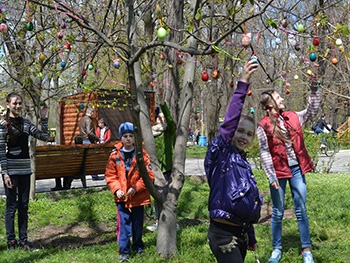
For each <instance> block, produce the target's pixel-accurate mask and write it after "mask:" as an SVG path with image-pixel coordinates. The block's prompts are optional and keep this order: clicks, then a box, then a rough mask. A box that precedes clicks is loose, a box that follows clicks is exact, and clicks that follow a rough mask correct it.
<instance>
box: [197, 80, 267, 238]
mask: <svg viewBox="0 0 350 263" xmlns="http://www.w3.org/2000/svg"><path fill="white" fill-rule="evenodd" d="M248 86H249V84H248V83H244V82H238V86H237V89H236V91H235V93H234V94H233V95H232V99H231V103H230V105H229V108H228V110H227V112H226V115H225V119H224V122H223V123H222V125H221V126H220V135H219V136H216V137H215V138H214V139H213V140H212V142H211V143H210V145H209V147H208V151H207V154H206V157H205V160H204V168H205V172H206V176H207V179H208V183H209V186H210V195H209V203H208V210H209V217H210V218H221V219H224V220H227V221H230V222H232V223H234V224H237V225H240V226H248V227H249V226H250V228H251V230H250V231H249V229H248V232H252V231H253V233H250V234H252V235H253V236H252V235H249V239H250V240H249V241H250V243H254V242H252V240H251V238H253V237H254V229H253V226H252V225H251V224H253V223H256V222H257V221H258V220H259V217H260V210H261V205H262V199H261V197H260V195H259V191H258V188H257V186H256V180H255V178H254V176H253V173H252V169H251V166H250V164H249V163H248V162H247V160H246V158H245V157H244V156H242V154H241V153H239V152H238V150H237V149H236V148H235V147H234V146H233V144H232V143H231V141H232V138H233V135H234V133H235V131H236V129H237V126H238V123H239V119H240V116H241V112H242V108H243V104H244V100H245V97H246V94H247V88H248ZM243 155H244V154H243Z"/></svg>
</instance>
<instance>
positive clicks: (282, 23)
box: [281, 17, 288, 28]
mask: <svg viewBox="0 0 350 263" xmlns="http://www.w3.org/2000/svg"><path fill="white" fill-rule="evenodd" d="M281 25H282V26H283V27H284V28H286V27H287V26H288V20H287V18H286V17H284V18H283V19H282V21H281Z"/></svg>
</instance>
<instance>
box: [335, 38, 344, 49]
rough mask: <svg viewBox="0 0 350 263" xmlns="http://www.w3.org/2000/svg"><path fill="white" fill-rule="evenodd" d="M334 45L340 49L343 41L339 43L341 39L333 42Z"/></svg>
mask: <svg viewBox="0 0 350 263" xmlns="http://www.w3.org/2000/svg"><path fill="white" fill-rule="evenodd" d="M335 44H336V45H337V47H340V46H341V45H343V41H341V39H340V38H338V39H337V40H336V41H335Z"/></svg>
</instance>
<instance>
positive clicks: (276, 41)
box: [275, 36, 281, 45]
mask: <svg viewBox="0 0 350 263" xmlns="http://www.w3.org/2000/svg"><path fill="white" fill-rule="evenodd" d="M275 43H276V45H279V44H281V37H280V36H278V37H276V39H275Z"/></svg>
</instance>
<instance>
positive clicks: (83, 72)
mask: <svg viewBox="0 0 350 263" xmlns="http://www.w3.org/2000/svg"><path fill="white" fill-rule="evenodd" d="M81 75H82V76H83V77H85V76H86V70H85V69H83V70H82V71H81Z"/></svg>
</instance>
